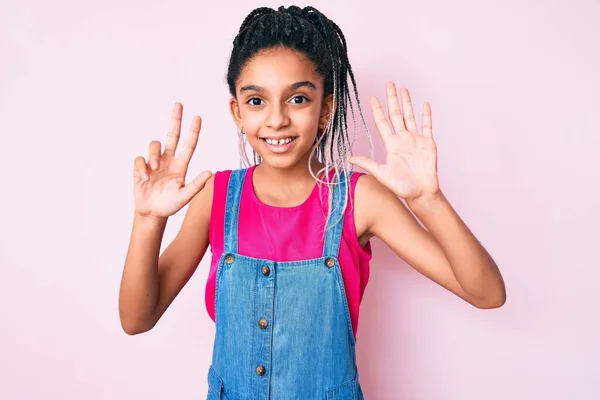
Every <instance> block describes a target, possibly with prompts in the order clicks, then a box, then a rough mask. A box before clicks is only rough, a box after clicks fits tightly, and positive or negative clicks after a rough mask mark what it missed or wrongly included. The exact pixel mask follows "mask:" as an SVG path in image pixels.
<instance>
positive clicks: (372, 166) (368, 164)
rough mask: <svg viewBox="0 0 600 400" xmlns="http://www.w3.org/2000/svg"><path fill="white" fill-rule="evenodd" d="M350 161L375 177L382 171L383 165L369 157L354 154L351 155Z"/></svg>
mask: <svg viewBox="0 0 600 400" xmlns="http://www.w3.org/2000/svg"><path fill="white" fill-rule="evenodd" d="M348 162H349V163H350V164H354V165H356V166H357V167H360V168H362V169H364V170H365V171H367V172H368V173H369V174H371V175H373V177H375V178H377V177H378V176H379V174H380V173H381V165H379V164H378V163H377V162H375V161H374V160H372V159H370V158H368V157H362V156H354V157H350V159H349V160H348Z"/></svg>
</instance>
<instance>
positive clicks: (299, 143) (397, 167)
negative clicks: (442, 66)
mask: <svg viewBox="0 0 600 400" xmlns="http://www.w3.org/2000/svg"><path fill="white" fill-rule="evenodd" d="M233 44H234V46H233V51H232V54H231V59H230V64H229V69H228V73H227V82H228V84H229V88H230V91H231V101H230V103H229V106H230V110H231V114H232V116H233V119H234V121H235V123H236V125H237V126H238V133H239V135H240V149H241V154H242V157H243V159H244V160H246V161H248V159H247V157H245V154H246V150H245V149H246V147H245V146H246V143H248V144H249V145H250V146H251V147H252V149H253V151H254V159H255V165H252V166H248V167H247V168H244V169H238V170H234V171H222V172H218V173H216V174H214V175H212V174H211V173H209V172H204V173H202V174H200V175H199V176H197V177H196V178H195V179H194V180H192V181H190V182H187V183H186V175H187V169H188V164H189V161H190V159H191V157H192V154H193V152H194V149H195V147H196V143H197V141H198V135H199V131H200V125H201V120H200V117H197V116H196V117H194V119H193V121H192V126H191V130H190V134H189V137H188V138H187V140H186V142H185V144H184V145H183V146H182V147H181V149H180V152H179V154H178V155H177V156H176V154H175V151H176V148H177V146H178V143H179V137H180V128H181V119H182V106H181V105H180V104H176V105H175V107H174V109H173V113H172V122H171V129H170V132H169V134H168V137H167V141H166V143H165V146H164V150H163V149H161V144H160V143H159V142H156V141H154V142H151V143H150V149H149V154H148V158H147V159H145V158H143V157H138V158H136V160H135V168H134V188H135V189H134V198H135V217H134V222H133V230H132V234H131V241H130V245H129V251H128V254H127V259H126V262H125V267H124V272H123V278H122V283H121V292H120V303H119V306H120V317H121V322H122V325H123V329H124V330H125V332H127V333H128V334H137V333H141V332H145V331H148V330H150V329H151V328H152V327H154V326H155V324H156V323H157V322H158V320H159V319H160V317H161V316H162V315H163V313H164V312H165V310H166V309H167V308H168V307H169V305H170V304H171V302H172V301H173V300H174V298H175V297H176V296H177V294H178V293H179V291H180V290H181V289H182V288H183V286H184V285H185V284H186V282H187V281H188V280H189V278H190V277H191V275H192V273H193V272H194V270H195V269H196V267H197V265H198V263H199V262H200V260H202V258H203V257H204V254H205V252H206V250H207V248H208V246H209V244H210V248H211V252H212V263H211V267H210V271H209V275H208V282H207V285H206V307H207V310H208V313H209V315H210V316H211V318H212V319H213V320H214V321H215V323H216V335H215V341H214V352H213V359H212V365H211V367H210V368H209V371H208V386H209V389H208V398H210V399H230V400H233V399H325V398H326V399H362V398H363V395H362V390H361V386H360V384H359V379H358V372H357V368H356V360H355V338H356V331H357V325H358V316H359V305H360V301H361V298H362V295H363V292H364V290H365V286H366V283H367V279H368V274H369V261H370V259H371V248H370V244H369V240H370V239H371V238H372V237H377V238H379V239H380V240H382V241H383V242H384V243H385V244H386V245H388V246H389V247H390V248H391V249H392V250H393V251H394V252H395V253H396V254H397V255H398V256H399V257H401V258H402V259H404V260H405V261H406V262H407V263H408V264H410V265H411V266H412V267H414V268H415V269H416V270H417V271H419V272H420V273H422V274H423V275H425V276H426V277H428V278H430V279H431V280H433V281H434V282H436V283H438V284H439V285H441V286H442V287H444V288H446V289H447V290H450V291H451V292H453V293H454V294H456V295H457V296H460V297H461V298H462V299H464V300H465V301H467V302H468V303H470V304H472V305H473V306H475V307H478V308H494V307H499V306H501V305H502V304H503V303H504V301H505V289H504V284H503V280H502V277H501V275H500V272H499V271H498V268H497V267H496V265H495V263H494V261H493V260H492V258H491V257H490V255H489V254H488V253H487V252H486V251H485V250H484V248H483V247H482V246H481V245H480V244H479V242H478V241H477V239H476V238H475V237H474V236H473V234H472V233H471V232H470V231H469V229H468V228H467V227H466V226H465V224H464V223H463V222H462V221H461V219H460V218H459V216H458V215H457V214H456V212H455V211H454V210H453V208H452V207H451V205H450V204H449V203H448V200H447V199H446V198H445V197H444V195H443V193H442V192H441V190H440V187H439V184H438V177H437V163H436V146H435V143H434V140H433V137H432V122H431V109H430V107H429V104H428V103H425V105H424V107H423V122H422V128H421V132H419V131H418V129H417V124H416V122H415V119H414V114H413V108H412V105H411V101H410V95H409V92H408V91H407V90H406V89H402V90H400V98H399V97H398V94H397V92H396V88H395V85H394V84H392V83H390V84H388V86H387V105H388V115H389V120H388V119H387V118H386V116H385V114H384V111H383V110H382V108H381V106H380V103H379V101H378V100H377V99H372V100H371V107H372V111H373V116H374V120H375V123H376V126H377V129H378V131H379V133H380V135H381V137H382V139H383V142H384V145H385V149H386V152H387V157H386V163H385V164H384V165H380V164H377V163H376V162H374V161H372V160H371V159H369V158H364V157H351V156H350V150H351V149H350V147H351V141H350V137H349V132H348V129H347V120H346V118H347V107H348V106H350V107H351V111H352V115H353V114H354V109H353V107H352V95H351V90H350V87H349V82H348V79H349V80H350V82H351V83H352V85H353V92H354V95H355V101H356V105H357V109H358V112H359V113H360V115H361V119H362V113H361V109H360V103H359V101H358V100H359V99H358V93H357V91H356V84H355V80H354V76H353V74H352V69H351V67H350V63H349V61H348V54H347V48H346V41H345V38H344V35H343V34H342V32H341V30H340V28H339V27H338V26H337V25H336V24H335V23H334V22H333V21H331V20H329V19H328V18H326V17H325V16H324V15H323V14H321V13H320V12H319V11H318V10H316V9H314V8H312V7H306V8H303V9H300V8H298V7H289V8H284V7H281V8H279V9H278V10H273V9H270V8H260V9H256V10H254V11H252V12H251V13H250V14H249V15H248V17H247V18H246V19H245V20H244V22H243V23H242V26H241V28H240V31H239V33H238V35H237V37H236V38H235V40H234V42H233ZM362 121H363V123H364V119H362ZM365 128H366V126H365ZM161 150H162V152H161ZM348 163H350V164H354V165H357V166H359V167H361V168H362V169H364V170H366V171H367V172H368V174H359V173H352V171H350V170H349V168H348ZM401 199H404V201H405V202H403V201H402V200H401ZM188 203H189V207H188V210H187V214H186V216H185V219H184V221H183V225H182V227H181V230H180V231H179V233H178V235H177V237H176V238H175V239H174V240H173V242H172V243H171V244H170V245H169V246H168V247H167V249H166V250H165V251H164V253H163V254H162V255H160V257H159V249H160V245H161V240H162V236H163V231H164V228H165V224H166V222H167V218H168V217H169V216H170V215H173V214H174V213H176V212H177V211H178V210H180V209H181V208H182V207H183V206H184V205H186V204H188ZM405 204H406V205H405ZM409 210H410V211H412V213H414V215H416V217H417V218H418V219H419V220H420V221H421V222H422V223H423V225H424V226H425V227H426V229H424V228H423V227H422V226H421V225H420V224H419V222H418V221H417V220H416V219H415V218H414V217H413V214H412V213H411V212H410V211H409Z"/></svg>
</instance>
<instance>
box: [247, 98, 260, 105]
mask: <svg viewBox="0 0 600 400" xmlns="http://www.w3.org/2000/svg"><path fill="white" fill-rule="evenodd" d="M261 102H262V100H261V99H259V98H258V97H252V98H251V99H249V100H248V101H247V102H246V104H250V105H251V106H260V105H262V103H261Z"/></svg>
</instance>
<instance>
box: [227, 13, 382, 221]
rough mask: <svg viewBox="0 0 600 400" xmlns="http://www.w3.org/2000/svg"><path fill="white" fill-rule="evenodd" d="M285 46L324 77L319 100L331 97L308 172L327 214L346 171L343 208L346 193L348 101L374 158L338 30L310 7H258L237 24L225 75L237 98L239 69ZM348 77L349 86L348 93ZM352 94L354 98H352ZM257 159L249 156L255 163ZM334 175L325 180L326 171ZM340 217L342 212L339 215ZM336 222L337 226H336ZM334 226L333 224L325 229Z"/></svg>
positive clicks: (349, 143) (243, 147) (242, 149)
mask: <svg viewBox="0 0 600 400" xmlns="http://www.w3.org/2000/svg"><path fill="white" fill-rule="evenodd" d="M280 46H284V47H288V48H291V49H294V50H297V51H299V52H300V53H302V54H304V55H305V56H307V57H308V58H309V59H310V60H311V61H312V62H313V63H314V65H315V67H316V69H317V72H318V73H319V74H320V75H321V76H322V77H323V81H324V97H325V96H328V95H332V97H333V103H332V109H331V114H330V117H329V120H328V122H327V125H326V127H325V128H324V129H323V130H320V131H319V132H318V134H317V139H316V142H315V145H314V146H313V149H312V151H311V154H310V157H309V171H310V173H311V175H312V176H313V177H314V178H315V179H316V180H317V182H318V183H319V185H320V184H325V185H327V186H328V187H329V188H330V190H329V196H328V197H329V199H328V202H329V210H330V211H329V213H328V214H329V215H328V216H327V220H328V222H329V216H330V215H331V210H332V208H333V206H336V205H333V204H332V198H333V197H332V192H333V191H332V190H331V189H332V187H333V185H335V184H339V183H340V178H341V173H342V172H345V174H344V176H345V179H346V183H347V184H346V193H345V194H344V204H343V208H344V209H345V208H346V207H347V203H348V199H349V196H348V193H349V188H350V185H349V167H348V159H349V157H350V156H351V155H352V145H353V144H354V142H355V141H356V131H357V126H356V125H357V124H356V118H355V110H354V107H353V104H352V103H353V100H354V101H356V106H357V110H358V113H359V115H360V118H361V121H362V125H363V127H364V129H365V132H366V134H367V137H368V140H369V145H370V148H371V156H373V142H372V138H371V134H370V132H369V129H368V127H367V124H366V122H365V119H364V116H363V113H362V109H361V105H360V100H359V97H358V89H357V87H356V80H355V77H354V72H353V71H352V67H351V65H350V61H349V59H348V50H347V44H346V38H345V36H344V34H343V32H342V30H341V29H340V27H339V26H338V25H337V24H336V23H335V22H333V21H331V20H330V19H328V18H327V17H326V16H325V15H323V14H322V13H321V12H320V11H318V10H317V9H316V8H314V7H304V8H300V7H297V6H290V7H288V8H286V7H283V6H282V7H279V8H278V9H277V10H275V9H272V8H269V7H261V8H257V9H255V10H253V11H252V12H250V14H248V16H247V17H246V18H245V19H244V21H243V22H242V25H241V27H240V30H239V32H238V35H237V36H236V38H235V39H234V41H233V49H232V53H231V57H230V61H229V68H228V71H227V83H228V85H229V90H230V93H231V95H232V96H234V97H235V96H236V87H235V84H236V81H237V79H238V77H239V74H240V73H241V70H242V68H243V67H244V65H245V64H246V63H247V62H248V60H250V59H251V58H252V56H254V55H255V54H256V53H257V52H259V51H261V50H265V49H270V48H276V47H280ZM348 78H350V79H349V80H350V83H351V84H352V86H353V88H352V89H353V90H352V92H353V93H352V92H351V90H350V87H349V82H348ZM352 94H354V99H353V98H352V97H353V96H352ZM348 107H350V112H351V117H352V122H353V137H352V141H351V140H350V136H349V133H348V121H347V118H348ZM240 153H241V162H242V164H243V165H245V166H246V167H248V166H250V165H249V164H250V162H249V160H248V157H247V155H246V141H245V139H244V135H243V132H240ZM315 159H316V160H318V161H319V162H321V163H322V164H323V165H324V167H323V169H322V170H320V171H316V172H315V171H313V169H312V160H315ZM261 161H262V160H261V159H260V156H259V155H258V153H257V152H256V151H254V163H255V164H258V163H260V162H261ZM331 171H334V174H333V177H332V178H331V179H330V172H331ZM342 214H343V213H342ZM337 222H338V221H336V223H337ZM328 226H333V224H328Z"/></svg>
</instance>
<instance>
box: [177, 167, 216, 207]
mask: <svg viewBox="0 0 600 400" xmlns="http://www.w3.org/2000/svg"><path fill="white" fill-rule="evenodd" d="M211 176H212V172H210V171H204V172H202V173H201V174H200V175H198V176H197V177H195V178H194V180H193V181H191V182H189V183H188V184H187V185H185V187H182V188H181V194H182V195H183V198H184V201H185V203H186V204H187V203H188V202H190V200H192V198H193V197H194V196H195V195H196V194H198V192H199V191H201V190H202V188H204V185H206V181H208V180H209V179H210V177H211Z"/></svg>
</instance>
